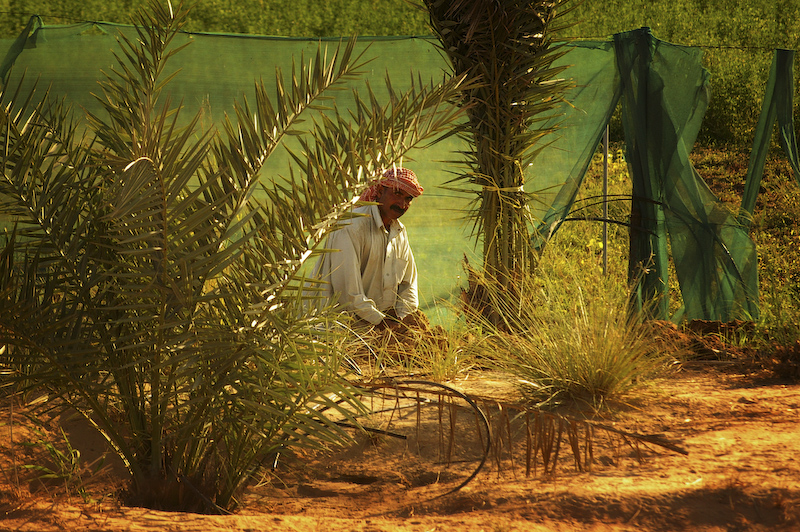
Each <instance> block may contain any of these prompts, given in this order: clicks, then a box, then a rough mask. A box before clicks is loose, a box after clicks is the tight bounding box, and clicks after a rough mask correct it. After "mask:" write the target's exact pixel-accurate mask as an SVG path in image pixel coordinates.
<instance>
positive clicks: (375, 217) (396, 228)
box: [369, 205, 405, 234]
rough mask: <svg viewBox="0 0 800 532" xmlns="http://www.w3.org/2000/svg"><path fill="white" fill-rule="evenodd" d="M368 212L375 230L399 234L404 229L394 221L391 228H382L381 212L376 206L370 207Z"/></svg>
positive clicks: (401, 224)
mask: <svg viewBox="0 0 800 532" xmlns="http://www.w3.org/2000/svg"><path fill="white" fill-rule="evenodd" d="M369 212H370V213H371V214H372V221H373V222H374V223H375V227H376V228H377V229H384V230H385V231H386V232H388V233H389V234H392V233H399V232H401V231H402V230H403V228H404V227H405V226H404V225H403V223H402V222H401V221H400V220H394V221H393V222H392V225H391V227H386V228H384V227H383V220H382V219H381V211H380V210H379V209H378V206H377V205H370V206H369Z"/></svg>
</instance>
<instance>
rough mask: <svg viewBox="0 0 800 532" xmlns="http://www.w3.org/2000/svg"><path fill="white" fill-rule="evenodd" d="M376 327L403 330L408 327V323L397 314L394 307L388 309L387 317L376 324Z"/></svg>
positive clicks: (380, 329) (382, 329)
mask: <svg viewBox="0 0 800 532" xmlns="http://www.w3.org/2000/svg"><path fill="white" fill-rule="evenodd" d="M375 328H376V329H378V330H379V331H384V330H386V329H389V330H391V331H398V332H400V331H403V330H405V329H407V327H406V325H405V324H404V323H403V322H402V321H401V320H399V319H398V318H397V314H395V311H394V309H392V310H390V311H388V312H387V313H386V317H385V318H383V319H382V320H381V321H380V322H379V323H378V324H377V325H376V326H375Z"/></svg>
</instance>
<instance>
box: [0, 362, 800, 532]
mask: <svg viewBox="0 0 800 532" xmlns="http://www.w3.org/2000/svg"><path fill="white" fill-rule="evenodd" d="M452 384H453V386H454V387H457V388H461V389H463V390H464V391H465V392H467V393H469V394H473V393H475V390H476V389H479V390H482V391H483V392H486V391H487V389H492V390H494V392H493V393H494V395H493V394H492V393H482V397H483V398H482V399H481V400H480V401H478V402H477V403H478V406H480V407H481V409H482V410H484V411H485V412H486V413H487V415H488V424H489V425H490V426H491V427H492V432H493V436H494V442H493V443H494V445H493V447H492V448H491V450H490V452H489V453H488V454H487V455H485V457H486V460H485V463H484V465H483V467H482V468H481V469H480V471H479V472H478V473H477V476H476V477H475V478H474V479H473V480H472V481H470V482H469V483H467V484H466V485H465V486H464V487H463V488H461V489H459V490H458V491H455V492H453V493H449V492H450V491H452V490H453V489H454V488H455V487H457V486H458V485H459V484H461V483H463V482H464V481H466V480H468V479H469V476H470V475H471V474H473V473H474V472H475V470H476V468H477V466H478V465H479V464H480V461H481V459H483V457H484V454H483V450H485V449H486V441H485V439H484V438H485V429H484V430H483V431H482V429H481V427H482V425H481V422H480V420H478V419H477V418H476V416H475V415H474V413H472V411H471V410H470V409H469V408H468V404H467V403H466V402H464V401H463V400H459V399H452V398H448V397H444V396H442V395H441V394H439V395H437V393H436V392H435V391H431V390H428V391H424V392H423V394H422V396H423V399H422V400H416V396H415V397H414V398H413V399H414V400H412V401H411V402H410V403H409V404H412V406H409V407H408V408H406V409H403V408H402V405H401V408H400V410H397V409H395V408H387V409H386V410H387V412H391V413H387V414H385V415H387V416H389V417H388V418H384V419H377V418H376V420H375V427H376V428H383V429H386V430H387V431H388V432H389V434H379V433H376V434H375V435H373V436H372V437H371V438H369V439H367V440H365V441H363V442H361V444H360V445H357V446H354V447H353V448H351V449H349V450H347V451H345V452H340V453H338V454H333V455H328V456H324V457H306V460H304V461H298V460H290V459H288V458H286V459H283V458H282V459H280V460H279V461H278V467H277V469H276V471H275V473H274V475H270V476H267V477H265V478H264V479H262V481H261V482H259V483H257V484H256V485H254V486H252V487H251V488H250V489H248V492H247V495H246V496H245V498H244V499H243V501H242V507H241V508H240V509H239V510H238V511H237V513H236V514H235V515H226V516H203V515H196V514H185V513H170V512H161V511H155V510H148V509H142V508H131V507H124V506H122V505H120V504H119V503H118V502H117V501H118V499H117V498H116V497H115V495H114V493H115V490H117V489H118V488H119V479H118V478H117V477H115V476H114V475H113V474H110V473H111V472H112V471H113V470H109V474H107V475H95V476H93V477H91V478H90V479H89V478H87V477H84V478H85V480H86V482H85V484H86V488H87V490H88V491H89V492H90V494H92V496H93V497H95V499H96V501H94V502H91V503H88V504H86V503H83V501H82V498H81V497H80V496H79V495H78V493H77V491H76V490H75V488H74V487H73V489H71V490H66V489H65V487H64V485H63V482H58V483H54V484H50V485H45V484H44V483H42V482H41V481H39V480H35V479H34V476H32V472H31V471H27V470H25V469H23V468H22V467H21V465H23V464H27V463H31V462H30V460H33V459H35V456H36V454H35V452H36V447H25V446H23V445H22V442H23V441H25V440H26V439H27V440H28V441H31V440H33V439H35V434H33V433H31V432H29V431H27V430H25V429H24V427H21V426H20V423H18V422H17V423H15V424H13V426H12V424H11V423H8V422H7V421H8V420H10V419H12V414H11V413H10V412H8V411H7V410H8V409H6V411H5V412H3V413H2V420H3V421H2V427H1V428H2V439H1V440H0V449H1V450H2V455H1V456H2V460H3V462H2V466H3V475H2V476H1V478H0V482H2V486H0V530H19V531H36V532H49V531H56V530H59V531H60V530H76V531H77V530H87V531H167V530H168V531H180V532H201V531H203V532H206V531H212V532H214V531H220V532H221V531H243V532H244V531H255V530H289V531H302V532H310V531H325V532H338V531H362V532H379V531H415V532H416V531H419V532H422V531H425V532H430V531H445V530H459V531H462V532H466V531H480V530H483V531H487V532H488V531H495V532H500V531H516V530H520V531H523V530H524V531H534V532H536V531H556V530H557V531H573V530H574V531H578V530H581V531H623V530H624V531H627V530H630V531H634V530H635V531H638V532H646V531H673V530H674V531H678V530H680V531H686V530H692V531H739V530H741V531H746V530H756V531H761V530H764V531H767V530H769V531H776V530H777V531H783V530H786V531H789V530H800V465H799V464H798V460H797V456H798V455H800V430H799V429H800V385H798V384H797V383H796V382H795V383H792V382H790V381H780V380H775V379H774V378H773V379H771V380H764V379H759V378H757V377H754V376H752V375H751V376H744V375H742V374H741V373H739V372H737V371H733V370H732V369H731V368H729V367H728V366H726V365H725V364H721V363H714V362H706V363H697V364H695V365H694V366H687V367H684V368H682V369H681V370H679V371H677V372H675V373H674V374H673V375H670V377H669V378H666V379H663V380H661V381H658V382H656V383H655V384H654V385H653V386H652V387H651V388H649V389H648V390H647V391H645V393H644V395H643V396H642V399H641V401H639V402H638V403H637V404H635V405H630V406H629V407H628V408H626V409H623V410H621V411H617V413H615V414H614V415H613V417H608V418H607V419H602V420H599V421H598V422H599V423H601V424H602V427H598V426H594V427H593V428H591V430H590V434H591V439H590V440H589V439H587V432H586V426H585V425H583V424H580V423H579V424H577V425H574V426H575V427H577V429H578V430H577V432H576V433H575V434H577V435H578V436H577V438H578V439H577V440H576V442H575V443H576V446H577V447H576V448H577V451H578V453H579V454H580V455H581V457H582V458H581V462H578V463H577V464H581V465H583V460H584V459H585V458H586V456H590V457H591V464H590V468H587V469H586V470H583V471H581V470H580V468H579V467H578V465H577V464H576V461H575V460H574V459H573V457H572V450H571V449H572V448H571V446H570V445H569V442H568V440H567V439H566V435H563V436H562V438H561V446H560V454H559V458H558V460H557V461H555V463H556V467H555V468H554V471H552V469H553V462H554V456H553V455H552V454H551V455H550V459H549V465H548V469H547V471H545V468H544V464H543V461H542V456H543V455H542V454H541V452H539V451H540V449H535V443H534V444H530V443H529V442H530V441H532V440H529V439H528V436H527V435H528V428H529V427H531V426H532V423H533V422H532V421H531V419H530V416H528V417H527V418H526V417H525V416H518V415H517V414H518V413H519V412H518V411H517V410H514V408H513V406H510V404H509V403H508V402H507V398H506V397H504V393H505V392H504V391H503V387H502V386H495V385H494V384H495V383H493V382H492V380H491V375H481V374H473V375H470V376H469V378H468V379H467V381H466V382H460V383H452ZM402 395H403V400H406V399H407V398H408V397H409V394H402ZM417 395H418V394H417ZM425 397H427V399H425ZM443 397H444V399H445V400H443ZM392 402H393V403H394V405H395V406H397V405H398V404H399V403H400V402H401V401H400V399H398V398H397V397H394V396H393V397H391V398H390V399H389V400H388V403H392ZM414 405H422V406H420V407H416V406H414ZM454 416H455V419H454ZM15 419H16V418H15ZM547 419H551V420H556V421H557V419H558V418H547ZM556 421H554V423H555V424H552V425H551V428H553V430H556V429H557V423H556ZM566 426H567V427H569V425H568V424H567V425H566ZM543 427H545V428H546V426H545V425H543ZM603 427H605V428H610V429H612V430H611V431H609V430H606V429H605V428H603ZM70 430H73V432H71V433H70V434H71V437H70V441H71V442H73V444H74V445H75V446H76V447H78V446H84V451H83V452H84V457H85V459H87V460H88V458H89V457H90V456H91V453H92V452H96V450H97V448H99V447H98V446H99V443H98V442H96V441H94V440H91V439H85V440H84V439H81V438H79V437H78V435H77V433H75V432H74V431H75V427H72V428H71V429H70ZM536 430H539V431H540V432H541V430H543V429H542V426H540V427H538V428H537V429H536ZM536 430H534V431H533V432H534V433H535V432H536ZM12 432H13V434H12ZM620 433H623V434H625V433H627V434H630V433H635V434H639V435H651V436H652V435H655V436H654V437H655V438H657V439H658V440H657V441H659V442H671V443H672V444H674V447H673V448H667V447H663V446H661V445H658V444H653V443H644V442H638V441H637V439H636V438H634V437H631V436H627V437H626V436H624V435H621V434H620ZM565 434H566V433H565ZM556 435H557V434H556ZM12 438H13V441H14V442H15V443H14V444H12ZM403 438H405V439H403ZM545 440H547V438H545ZM552 440H553V438H551V439H550V441H552ZM533 441H534V442H535V441H536V439H535V436H534V439H533ZM587 441H591V446H590V447H587ZM531 445H533V449H534V450H536V451H537V452H538V455H536V459H535V460H534V458H533V457H532V458H530V459H529V458H528V457H527V452H528V450H529V449H531V448H532V446H531ZM39 447H41V446H39ZM680 450H685V451H686V452H687V453H688V454H683V453H681V452H679V451H680ZM39 452H41V449H39ZM531 454H534V453H531ZM12 459H13V462H12ZM528 466H530V468H531V471H530V473H529V474H526V469H527V468H528ZM534 466H535V471H534ZM98 501H99V502H98Z"/></svg>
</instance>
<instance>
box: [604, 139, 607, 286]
mask: <svg viewBox="0 0 800 532" xmlns="http://www.w3.org/2000/svg"><path fill="white" fill-rule="evenodd" d="M606 220H608V124H606V130H605V132H604V133H603V275H606V273H607V272H608V222H607V221H606Z"/></svg>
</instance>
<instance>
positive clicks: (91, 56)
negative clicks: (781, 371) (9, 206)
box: [0, 17, 800, 321]
mask: <svg viewBox="0 0 800 532" xmlns="http://www.w3.org/2000/svg"><path fill="white" fill-rule="evenodd" d="M120 33H122V34H126V35H129V36H133V35H134V30H133V28H132V27H130V26H124V25H117V24H109V23H85V24H74V25H65V26H46V25H44V24H42V22H41V19H40V18H39V17H33V18H32V19H31V22H30V24H29V25H28V27H27V28H26V29H25V30H24V31H23V32H22V34H21V35H20V37H19V38H18V39H16V40H14V41H12V40H5V41H4V42H0V46H2V47H3V49H6V50H7V54H6V56H5V58H4V61H3V63H2V65H0V75H2V77H3V80H4V81H5V82H6V83H7V84H8V85H9V86H16V84H19V83H22V85H23V91H25V90H27V89H29V88H30V87H32V85H33V83H35V82H38V84H39V86H40V87H46V86H50V87H51V92H52V93H53V94H55V95H59V96H63V97H65V98H66V99H67V101H69V102H71V103H72V104H73V105H74V106H75V109H76V110H77V111H79V112H80V111H82V110H86V111H90V112H92V113H95V114H101V113H102V112H103V111H102V108H101V107H100V106H99V105H98V103H97V101H96V99H95V97H94V96H93V94H96V93H99V86H98V80H100V79H102V78H103V72H110V71H111V69H112V68H113V67H114V65H115V60H114V56H113V52H114V51H115V50H119V48H118V45H117V41H116V38H117V35H118V34H120ZM337 42H338V40H337V39H325V40H322V43H323V44H324V45H328V46H331V47H333V46H336V45H337ZM183 43H191V45H190V46H188V47H187V48H186V49H185V50H183V51H182V52H181V53H180V54H178V55H177V56H176V57H175V58H174V59H173V60H172V63H171V66H172V67H173V68H174V69H175V70H176V72H177V73H176V76H175V79H174V81H173V82H172V83H171V84H170V86H169V92H170V95H171V98H172V100H173V101H174V102H182V104H183V106H184V108H185V109H186V110H187V111H188V113H187V116H188V115H191V114H192V113H194V112H196V111H198V110H200V111H201V112H202V113H203V124H204V127H208V128H210V127H214V125H215V124H218V123H219V122H220V121H221V120H222V118H223V117H224V116H225V115H226V113H231V112H232V110H233V103H234V102H235V101H237V100H238V101H242V100H244V99H249V100H251V101H252V99H253V98H254V96H253V95H254V87H255V82H256V81H259V80H262V81H264V82H265V83H266V84H267V86H268V88H271V90H275V84H276V81H275V79H276V77H275V72H276V68H278V69H281V70H282V71H283V72H284V73H287V74H288V73H290V72H291V69H292V64H293V61H296V62H299V61H300V59H301V56H302V55H303V54H305V55H306V56H309V54H315V53H316V50H317V47H318V45H319V44H320V40H319V39H300V38H277V37H264V36H243V35H227V34H196V33H186V34H182V35H181V36H180V39H179V42H176V43H175V44H176V45H181V44H183ZM435 44H436V43H435V42H434V41H433V40H432V38H430V37H378V38H375V37H373V38H362V39H360V40H359V46H360V47H361V48H362V49H364V48H366V54H367V56H368V57H370V58H372V61H371V62H370V63H369V64H368V67H367V71H366V72H365V75H364V78H363V79H362V80H358V81H355V82H354V84H355V85H354V87H355V88H358V87H364V83H365V82H369V84H370V86H371V87H372V89H373V90H374V91H375V92H376V95H377V96H378V98H380V97H382V96H384V93H382V92H381V90H380V89H381V87H383V80H384V78H385V77H386V76H387V75H388V77H389V78H390V79H391V80H392V83H393V85H394V86H395V87H396V88H400V89H402V88H404V82H405V83H406V84H407V83H408V82H409V80H410V78H411V76H415V77H422V78H423V79H433V80H437V79H441V78H442V77H443V76H444V75H446V74H447V73H448V72H449V66H448V64H447V61H446V59H445V58H443V56H442V55H441V54H440V53H439V51H438V49H437V48H436V46H435ZM568 47H569V48H570V51H569V53H567V54H566V55H565V56H564V57H563V58H562V59H561V61H562V62H563V63H564V64H567V65H569V66H568V68H567V70H566V71H565V73H564V75H565V76H567V77H569V78H571V79H572V80H574V84H575V85H574V89H572V90H571V91H570V93H569V94H568V95H567V100H568V101H569V105H566V106H564V108H563V109H562V111H563V113H562V116H561V117H560V118H559V121H560V127H559V129H558V132H557V133H556V135H555V136H554V137H553V138H552V141H551V143H550V145H549V146H548V148H547V149H546V150H544V151H543V152H542V154H541V155H540V156H539V157H538V158H537V160H536V162H535V164H534V165H533V166H531V167H530V168H529V169H527V175H526V184H525V190H526V192H528V193H530V194H532V197H533V198H534V201H533V202H532V203H531V209H532V210H533V213H534V215H535V216H536V219H538V220H541V225H540V227H539V233H540V234H542V235H544V234H547V233H550V232H552V231H554V230H557V229H558V227H559V226H560V224H561V223H563V221H564V219H565V218H567V217H568V213H569V211H570V208H571V207H572V204H573V202H574V201H575V198H576V196H577V193H578V190H579V188H580V186H581V183H582V181H583V178H584V175H585V173H586V170H587V168H588V166H589V163H590V161H591V158H592V156H593V155H594V153H595V152H596V151H597V147H598V145H599V143H600V141H601V138H602V135H603V132H604V130H605V128H606V125H607V124H608V122H609V120H610V118H611V115H612V113H613V112H614V110H615V108H616V107H617V105H618V104H620V103H621V105H622V110H623V125H624V130H625V139H626V156H627V159H628V161H629V167H630V173H631V178H632V181H633V183H632V189H633V202H632V203H633V207H632V211H631V224H632V231H631V256H630V259H629V260H630V263H631V264H632V265H636V264H640V263H646V264H649V265H650V266H651V267H650V268H649V270H648V271H649V273H648V274H647V275H646V276H645V277H644V279H643V280H642V282H641V284H640V287H639V288H640V295H641V301H642V302H644V301H647V300H651V299H654V300H656V301H658V302H659V307H658V309H657V314H658V316H659V317H661V318H667V317H668V316H667V312H668V305H669V301H668V297H667V296H668V283H667V279H668V277H667V276H668V268H667V266H668V263H669V254H668V253H670V252H671V256H672V259H673V262H674V267H675V272H676V274H677V277H678V281H679V284H680V287H681V292H682V297H683V301H684V307H683V309H682V311H681V312H680V314H679V316H676V317H684V318H687V319H712V320H723V321H727V320H730V319H733V318H745V319H747V318H752V319H755V318H757V317H758V273H757V258H756V250H755V246H754V244H753V242H752V240H751V239H750V237H749V236H748V224H747V219H748V216H747V214H746V213H748V212H749V213H752V209H753V207H754V204H755V195H756V194H757V190H758V181H759V180H760V177H761V174H762V173H763V167H764V160H765V158H766V146H768V143H769V140H770V138H771V132H772V127H773V125H774V123H775V121H776V120H777V121H778V122H779V125H780V131H781V139H782V144H783V146H784V149H785V151H786V152H787V155H788V156H789V157H790V160H791V161H792V165H793V168H794V169H795V175H796V176H797V175H798V168H800V165H798V163H797V148H796V144H795V141H794V128H793V123H792V122H791V121H792V114H791V109H792V94H793V87H792V85H791V84H792V80H793V76H792V70H793V52H791V51H786V50H779V51H776V55H775V57H776V60H775V62H774V64H773V69H772V72H771V75H770V79H769V82H768V86H767V94H766V97H765V103H764V115H763V116H762V120H761V123H760V124H759V127H758V132H757V136H756V139H755V141H754V150H753V156H752V160H751V165H750V171H749V172H748V178H749V180H748V183H747V188H746V191H745V196H744V198H743V203H742V213H743V214H742V215H738V214H737V213H730V210H729V209H725V208H724V207H723V206H722V205H721V203H720V202H719V201H718V200H717V198H716V197H715V196H714V194H713V193H712V192H711V191H710V190H709V188H708V187H707V186H706V185H705V183H704V182H703V180H702V179H701V178H700V176H699V175H698V174H697V172H696V171H695V170H694V168H692V165H691V163H690V161H689V157H688V156H689V153H690V151H691V149H692V145H693V144H694V141H695V137H696V135H697V132H698V130H699V127H700V124H701V122H702V119H703V114H704V112H705V109H706V104H707V101H708V93H709V85H710V80H709V75H708V72H707V71H706V70H705V69H704V68H703V67H702V50H701V49H699V48H696V47H687V46H677V45H674V44H670V43H667V42H663V41H660V40H658V39H657V38H655V37H654V36H653V35H652V34H651V33H650V31H649V30H648V29H647V28H642V29H639V30H635V31H631V32H626V33H621V34H617V35H615V36H613V38H612V39H608V40H602V41H577V42H572V43H569V44H568ZM12 65H13V67H12ZM270 84H271V85H270ZM787 84H788V85H787ZM349 101H352V97H351V96H350V93H349V92H348V91H340V92H339V93H337V96H336V103H337V106H338V107H339V108H340V109H344V110H346V109H347V108H348V104H349ZM461 142H462V141H461V140H458V139H456V138H450V139H448V140H447V141H444V142H441V143H438V144H436V145H434V146H432V147H428V148H425V149H424V150H416V151H414V152H412V153H411V154H410V157H409V158H410V160H408V159H407V160H406V161H404V164H405V165H406V166H408V167H410V168H413V169H414V170H415V172H416V173H417V175H418V176H419V177H420V179H421V181H422V184H423V185H424V187H425V188H426V193H425V194H424V195H423V196H421V197H420V198H419V199H418V200H417V201H415V203H414V206H413V208H412V209H411V210H410V211H409V213H408V214H407V215H406V216H405V217H404V219H403V221H404V223H405V224H406V226H407V227H408V231H409V235H410V238H411V242H412V246H413V248H414V253H415V256H416V258H417V262H418V266H419V270H420V287H419V289H420V295H421V300H422V305H423V310H425V311H426V312H427V313H428V315H429V316H430V317H431V318H432V319H434V320H437V319H438V316H437V313H439V312H442V310H441V309H442V308H443V307H442V306H441V305H439V303H440V302H442V301H450V300H452V298H453V295H454V294H455V293H457V291H458V289H459V287H460V286H461V285H462V284H463V283H461V280H460V276H462V275H463V266H462V260H463V258H464V256H467V257H468V258H470V260H471V262H475V263H479V262H480V258H479V257H478V252H477V251H476V250H477V249H480V248H479V247H478V246H476V244H475V239H474V238H473V237H472V235H471V234H470V230H471V227H469V226H468V225H467V224H466V222H465V221H464V216H463V215H464V212H465V209H466V208H467V205H468V203H469V202H470V201H471V200H472V199H473V196H470V195H469V194H461V195H459V194H457V193H454V192H452V191H450V190H447V189H445V188H442V185H444V184H445V183H446V182H447V181H448V180H450V179H452V177H453V176H454V175H455V174H457V173H459V172H461V171H462V170H463V169H462V168H460V167H458V166H457V165H456V166H454V165H453V164H452V163H448V162H446V161H452V160H454V158H456V157H457V155H456V154H458V153H459V152H461V151H463V150H464V149H465V146H464V145H463V144H461ZM289 164H290V163H289V160H288V157H283V158H280V157H278V158H277V159H273V160H270V162H269V167H268V171H269V175H264V176H262V178H263V179H273V178H276V177H278V176H286V175H289V174H288V168H289V166H288V165H289ZM478 192H479V191H477V190H476V193H478Z"/></svg>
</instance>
